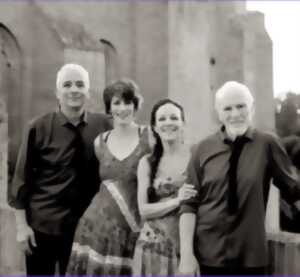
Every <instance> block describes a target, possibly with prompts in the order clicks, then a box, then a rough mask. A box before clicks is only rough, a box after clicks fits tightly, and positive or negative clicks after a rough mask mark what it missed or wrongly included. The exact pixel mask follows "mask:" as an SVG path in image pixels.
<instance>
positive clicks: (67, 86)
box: [63, 82, 72, 88]
mask: <svg viewBox="0 0 300 277" xmlns="http://www.w3.org/2000/svg"><path fill="white" fill-rule="evenodd" d="M71 86H72V83H71V82H64V83H63V87H64V88H70V87H71Z"/></svg>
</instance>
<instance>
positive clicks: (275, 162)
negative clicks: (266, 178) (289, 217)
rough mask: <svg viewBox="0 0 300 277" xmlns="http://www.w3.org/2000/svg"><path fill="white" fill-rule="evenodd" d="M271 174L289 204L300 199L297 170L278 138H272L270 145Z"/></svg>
mask: <svg viewBox="0 0 300 277" xmlns="http://www.w3.org/2000/svg"><path fill="white" fill-rule="evenodd" d="M269 155H270V157H271V159H270V161H271V163H270V165H271V174H272V177H273V183H274V185H275V186H276V187H277V188H278V189H279V190H280V193H281V196H282V197H283V198H284V199H285V200H286V201H287V202H290V203H292V202H295V201H297V200H299V199H300V182H299V176H298V174H297V170H296V168H295V167H294V166H293V165H292V162H291V160H290V158H289V156H288V154H287V153H286V151H285V149H284V147H283V146H282V145H281V143H280V141H279V139H278V138H277V137H275V136H274V137H272V138H271V140H270V144H269Z"/></svg>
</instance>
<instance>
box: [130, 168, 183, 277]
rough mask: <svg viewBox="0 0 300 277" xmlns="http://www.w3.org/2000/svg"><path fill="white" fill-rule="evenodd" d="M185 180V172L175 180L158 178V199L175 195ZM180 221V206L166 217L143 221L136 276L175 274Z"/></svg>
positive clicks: (135, 254)
mask: <svg viewBox="0 0 300 277" xmlns="http://www.w3.org/2000/svg"><path fill="white" fill-rule="evenodd" d="M184 181H185V176H184V174H182V175H180V176H179V177H178V178H176V179H174V178H170V177H159V178H156V180H155V182H154V188H155V190H156V195H157V196H158V201H159V202H160V201H166V200H169V199H170V198H174V197H176V196H177V193H178V190H179V188H180V187H181V186H182V185H183V183H184ZM178 224H179V215H178V209H176V210H173V211H171V212H170V213H168V214H167V215H165V216H162V217H159V218H155V219H151V220H146V221H145V222H144V224H143V227H142V229H141V232H140V235H139V237H138V240H137V243H136V247H135V253H134V260H133V275H134V276H174V275H176V273H177V268H178V263H179V225H178ZM177 275H178V274H177Z"/></svg>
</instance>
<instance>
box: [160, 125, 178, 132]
mask: <svg viewBox="0 0 300 277" xmlns="http://www.w3.org/2000/svg"><path fill="white" fill-rule="evenodd" d="M161 130H162V132H164V133H175V132H177V130H178V127H176V126H170V127H164V128H161Z"/></svg>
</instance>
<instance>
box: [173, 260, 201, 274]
mask: <svg viewBox="0 0 300 277" xmlns="http://www.w3.org/2000/svg"><path fill="white" fill-rule="evenodd" d="M178 273H179V275H185V276H200V267H199V265H198V261H197V259H196V258H195V256H194V255H191V256H189V257H186V258H181V259H180V263H179V268H178Z"/></svg>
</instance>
